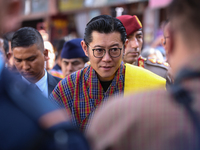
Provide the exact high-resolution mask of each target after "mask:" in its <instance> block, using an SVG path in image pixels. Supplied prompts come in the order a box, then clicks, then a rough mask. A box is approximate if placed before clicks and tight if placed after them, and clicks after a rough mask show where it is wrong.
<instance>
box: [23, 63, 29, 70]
mask: <svg viewBox="0 0 200 150" xmlns="http://www.w3.org/2000/svg"><path fill="white" fill-rule="evenodd" d="M22 68H23V70H28V69H30V65H29V63H28V62H27V61H23V64H22Z"/></svg>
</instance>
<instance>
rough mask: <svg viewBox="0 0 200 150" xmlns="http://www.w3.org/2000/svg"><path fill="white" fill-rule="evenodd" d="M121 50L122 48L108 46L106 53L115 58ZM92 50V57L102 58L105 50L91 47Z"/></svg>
mask: <svg viewBox="0 0 200 150" xmlns="http://www.w3.org/2000/svg"><path fill="white" fill-rule="evenodd" d="M88 46H89V45H88ZM89 47H90V46H89ZM90 48H91V47H90ZM91 49H92V48H91ZM121 50H122V48H110V49H109V50H108V53H109V55H110V56H111V57H113V58H117V57H119V56H120V55H121ZM92 51H93V55H94V57H96V58H103V56H104V55H105V54H106V50H105V49H103V48H95V49H92Z"/></svg>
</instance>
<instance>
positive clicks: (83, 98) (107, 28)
mask: <svg viewBox="0 0 200 150" xmlns="http://www.w3.org/2000/svg"><path fill="white" fill-rule="evenodd" d="M126 44H127V40H126V30H125V28H124V26H123V24H122V23H121V22H120V21H119V20H118V19H116V18H113V17H111V16H108V15H100V16H97V17H94V18H93V19H91V20H90V21H89V23H88V24H87V26H86V29H85V36H84V40H83V41H81V45H82V49H83V50H84V52H85V55H86V56H88V57H89V60H90V65H89V66H87V67H84V68H83V69H81V70H78V71H76V72H74V73H72V74H70V75H68V76H67V77H66V78H65V79H63V80H62V81H61V82H59V83H58V85H57V86H56V87H55V89H54V90H53V92H52V94H51V95H50V98H51V99H52V100H54V101H55V102H56V103H57V104H59V105H60V106H62V107H65V109H66V110H70V112H71V114H72V122H73V124H74V125H75V126H77V127H78V128H80V129H81V130H83V131H84V130H85V129H86V128H87V127H88V124H89V119H90V118H91V117H92V114H93V113H94V111H95V109H96V108H97V107H98V106H99V105H100V104H101V103H102V102H103V101H106V100H107V99H108V97H110V96H112V95H115V96H116V97H117V96H119V95H120V94H122V95H127V94H129V93H133V92H136V91H140V90H147V89H152V88H155V87H158V86H159V87H160V88H162V89H165V83H166V80H165V79H164V78H162V77H160V76H158V75H156V74H154V73H152V72H150V71H148V70H146V69H143V68H141V67H137V66H133V65H130V64H127V65H124V63H123V62H122V58H123V53H124V49H125V47H126Z"/></svg>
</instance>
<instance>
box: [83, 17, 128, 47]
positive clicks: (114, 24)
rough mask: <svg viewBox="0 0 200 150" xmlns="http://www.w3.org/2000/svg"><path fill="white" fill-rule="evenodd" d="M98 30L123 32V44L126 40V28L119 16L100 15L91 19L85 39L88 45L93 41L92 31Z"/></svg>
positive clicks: (100, 31)
mask: <svg viewBox="0 0 200 150" xmlns="http://www.w3.org/2000/svg"><path fill="white" fill-rule="evenodd" d="M93 31H97V32H99V33H106V34H107V33H112V32H119V33H120V34H121V40H122V42H123V44H124V43H125V41H126V29H125V28H124V26H123V24H122V23H121V21H120V20H119V19H117V18H114V17H111V16H109V15H99V16H97V17H94V18H93V19H91V20H90V21H89V22H88V23H87V25H86V28H85V34H84V41H85V43H86V44H87V45H88V44H89V43H91V42H92V35H91V34H92V32H93Z"/></svg>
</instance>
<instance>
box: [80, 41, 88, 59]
mask: <svg viewBox="0 0 200 150" xmlns="http://www.w3.org/2000/svg"><path fill="white" fill-rule="evenodd" d="M81 46H82V49H83V51H84V53H85V55H86V56H88V47H87V45H86V43H85V41H84V40H82V41H81Z"/></svg>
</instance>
